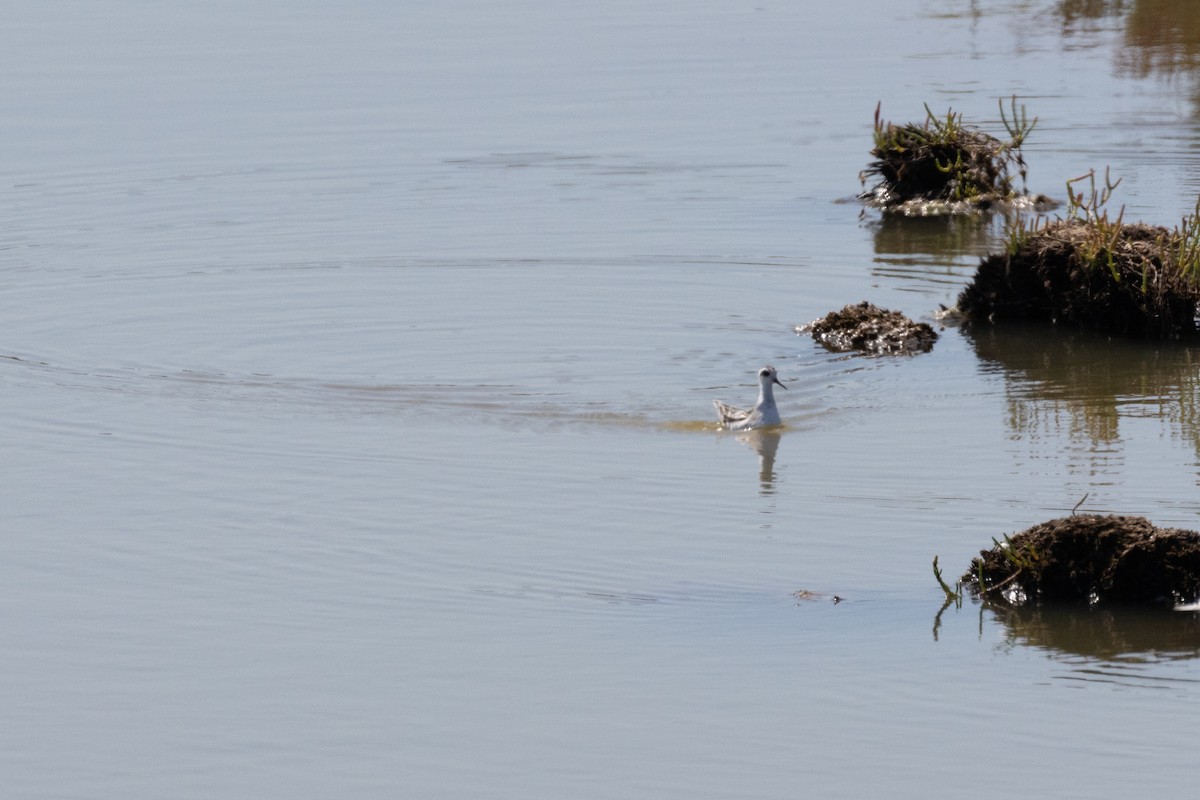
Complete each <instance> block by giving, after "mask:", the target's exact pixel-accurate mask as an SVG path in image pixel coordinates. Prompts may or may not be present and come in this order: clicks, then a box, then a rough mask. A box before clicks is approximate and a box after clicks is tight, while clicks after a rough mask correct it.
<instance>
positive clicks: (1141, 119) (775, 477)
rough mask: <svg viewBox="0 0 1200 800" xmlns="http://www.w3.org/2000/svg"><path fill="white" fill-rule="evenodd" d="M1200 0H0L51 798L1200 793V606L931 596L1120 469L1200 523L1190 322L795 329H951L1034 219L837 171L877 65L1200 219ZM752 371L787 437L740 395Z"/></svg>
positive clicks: (871, 100) (14, 551)
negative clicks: (974, 790)
mask: <svg viewBox="0 0 1200 800" xmlns="http://www.w3.org/2000/svg"><path fill="white" fill-rule="evenodd" d="M1187 8H1189V7H1188V6H1186V4H1183V3H1174V4H1171V3H1168V4H1165V5H1164V4H1151V3H1135V4H1132V5H1131V4H1115V3H1114V4H1100V5H1096V4H1084V5H1079V6H1078V7H1077V5H1076V4H1070V3H1068V4H1063V3H1051V2H1034V3H1029V2H1022V3H1011V2H999V1H998V2H988V3H962V4H958V5H955V4H950V5H947V4H945V3H927V2H923V1H921V0H905V2H899V3H891V4H888V5H887V6H886V8H884V7H883V6H882V5H880V4H878V3H869V2H865V0H852V2H849V3H842V4H837V5H836V6H829V7H828V8H825V9H822V10H820V11H813V10H812V9H807V8H802V7H800V6H799V5H798V4H771V3H768V4H758V5H753V4H745V5H738V4H729V3H699V4H697V3H686V4H684V3H667V4H660V5H658V6H654V7H647V6H646V5H645V4H637V3H610V4H606V5H605V6H604V8H603V9H591V10H581V9H576V8H568V7H565V6H564V7H559V6H556V5H553V4H549V3H545V2H543V1H542V0H526V1H525V2H521V3H517V4H507V5H506V6H505V7H504V8H503V9H499V8H498V7H496V8H494V7H492V5H490V4H483V3H470V2H463V3H451V4H445V3H442V4H415V5H414V4H407V5H406V7H405V8H404V9H403V10H400V9H399V8H392V7H391V6H388V5H386V4H374V3H367V2H352V3H339V4H325V3H319V2H318V3H310V4H307V5H306V6H305V7H304V8H302V9H298V8H296V7H295V6H294V4H283V3H260V4H256V5H255V6H254V9H253V10H246V9H243V8H242V7H241V6H238V5H236V4H227V5H226V4H217V5H215V6H214V5H212V4H207V5H204V6H198V7H195V8H187V9H176V8H168V7H165V6H164V7H162V8H157V7H155V8H146V7H144V4H135V3H123V2H118V3H109V4H105V6H104V7H103V9H99V8H96V7H93V5H91V4H85V3H78V4H67V5H66V6H64V5H63V4H57V5H55V6H54V7H53V8H51V7H49V6H47V7H45V8H43V7H42V6H39V5H35V4H26V7H23V8H18V9H12V10H10V14H9V17H10V18H9V19H8V20H7V21H6V25H5V28H4V31H3V32H2V33H0V64H2V65H3V71H2V72H0V74H2V75H4V76H5V77H4V78H3V79H2V80H0V96H2V98H3V100H4V103H5V108H6V109H7V112H6V120H7V125H6V129H5V130H6V133H5V148H4V157H3V159H2V163H0V179H2V181H3V186H4V191H3V192H2V193H0V215H2V220H3V224H2V225H0V231H2V232H0V320H2V322H3V324H2V325H0V330H2V331H3V333H2V336H0V356H2V357H0V404H2V406H3V408H4V411H5V418H6V421H7V423H8V424H7V425H6V426H5V427H4V431H3V434H2V437H3V453H4V459H5V480H4V481H3V482H2V484H0V486H2V488H0V501H2V504H0V507H2V508H3V511H2V512H0V520H2V521H3V531H4V537H5V539H4V541H5V550H4V552H5V556H4V559H3V580H2V581H0V603H2V604H3V607H4V608H5V609H6V612H7V613H5V614H3V615H0V640H2V641H3V642H4V645H3V648H4V651H3V652H4V657H3V658H0V686H2V687H3V688H2V689H0V713H2V715H3V717H4V719H5V720H6V722H7V724H6V725H4V726H2V727H0V763H2V764H3V766H4V775H5V782H6V785H7V786H8V787H9V791H10V792H11V793H12V794H13V795H14V796H21V797H31V798H36V797H46V798H50V797H54V798H58V797H66V796H71V797H114V796H120V797H130V798H137V797H147V798H149V797H162V796H171V797H222V798H228V797H288V798H296V797H328V796H332V795H336V796H414V797H417V796H419V797H462V796H468V795H470V796H488V797H522V798H524V797H538V796H572V797H592V796H596V797H600V796H603V797H610V796H612V795H613V794H620V795H622V796H628V797H655V798H663V797H688V798H697V797H728V796H757V797H794V796H796V795H798V794H799V795H806V796H821V797H836V796H847V797H854V796H863V795H868V794H880V793H887V794H889V795H891V796H898V797H915V796H926V795H927V794H928V792H929V788H930V786H931V785H934V786H936V785H943V786H946V787H956V786H963V785H979V775H980V774H985V773H983V770H987V773H986V774H994V765H995V755H996V753H997V752H1003V753H1005V758H1006V761H1007V762H1008V763H1011V764H1017V765H1020V767H1021V771H1022V772H1021V781H1022V786H1027V787H1037V788H1036V793H1038V794H1040V795H1044V796H1055V797H1084V796H1087V797H1092V796H1096V795H1098V794H1100V795H1117V794H1132V793H1133V792H1134V791H1137V793H1138V794H1145V793H1146V792H1147V791H1155V790H1156V791H1157V792H1158V793H1162V794H1167V795H1177V794H1180V793H1181V791H1182V790H1183V788H1185V787H1190V786H1192V785H1194V778H1195V774H1194V769H1192V768H1191V767H1190V766H1189V762H1188V760H1187V759H1186V758H1180V757H1179V754H1178V750H1177V747H1176V746H1174V745H1173V744H1172V743H1174V742H1179V741H1187V740H1188V739H1189V737H1190V735H1191V732H1192V727H1193V725H1192V722H1193V721H1192V719H1191V717H1192V714H1191V713H1190V709H1191V707H1192V704H1191V703H1190V702H1189V701H1191V700H1192V699H1194V696H1195V695H1196V693H1197V692H1198V691H1200V687H1198V685H1197V681H1200V661H1198V660H1197V658H1196V656H1197V652H1198V650H1200V636H1198V635H1197V632H1196V628H1195V620H1194V619H1193V618H1192V617H1191V616H1188V615H1182V614H1181V615H1174V616H1162V615H1154V616H1147V615H1145V614H1132V613H1130V614H1117V613H1112V614H1105V615H1090V616H1084V617H1080V616H1079V615H1062V614H1059V613H1055V612H1029V613H1021V614H1001V613H998V612H996V611H993V610H990V609H981V608H979V607H978V606H973V605H970V604H967V605H966V606H964V607H963V608H954V607H951V608H949V609H945V610H942V609H941V605H942V602H941V600H942V598H941V593H940V590H939V589H938V588H937V586H936V584H935V583H934V582H933V580H932V575H931V573H930V569H929V564H930V561H931V560H932V557H933V556H934V555H935V554H937V555H939V556H940V558H941V563H942V564H943V566H945V567H946V568H947V570H948V571H949V572H954V571H955V570H956V569H960V568H963V567H965V565H966V564H967V562H968V561H969V559H970V557H971V556H972V555H973V554H974V552H975V551H977V550H978V549H980V548H981V547H984V546H987V545H990V543H991V537H992V536H998V535H1000V534H1002V533H1005V532H1012V531H1016V530H1020V529H1022V528H1025V527H1028V526H1029V525H1031V524H1033V523H1035V522H1038V521H1041V520H1043V519H1046V518H1048V517H1051V516H1058V515H1060V514H1063V513H1066V512H1068V511H1069V510H1070V509H1071V508H1072V507H1073V506H1074V505H1075V504H1076V503H1078V502H1079V500H1080V499H1081V498H1083V497H1084V496H1085V495H1086V496H1087V499H1086V501H1085V504H1084V508H1086V509H1087V510H1089V511H1094V512H1107V511H1112V512H1121V513H1136V514H1144V515H1146V516H1148V517H1150V518H1151V519H1153V520H1154V521H1155V522H1156V523H1158V524H1160V525H1172V526H1181V527H1192V528H1197V527H1200V499H1198V498H1200V495H1198V494H1197V491H1196V489H1197V486H1196V484H1197V475H1198V473H1200V427H1198V426H1200V421H1198V420H1197V418H1196V411H1195V407H1196V378H1195V375H1196V370H1195V358H1194V353H1193V352H1192V351H1191V350H1189V349H1186V348H1183V347H1179V346H1173V345H1154V346H1146V345H1138V346H1135V345H1132V344H1130V343H1128V342H1114V341H1109V340H1107V339H1103V338H1100V337H1094V336H1086V335H1082V334H1073V333H1067V332H1062V331H1052V330H1045V329H1011V330H1003V331H1001V330H990V329H985V330H975V331H971V332H964V331H961V330H959V329H955V328H948V329H946V330H944V331H943V332H942V337H941V339H940V340H939V342H938V344H937V346H936V347H935V348H934V350H933V352H931V353H929V354H926V355H921V356H918V357H914V358H909V359H900V360H882V359H868V358H861V357H857V356H850V355H837V354H830V353H827V352H825V351H824V350H822V349H820V348H819V347H817V346H815V345H814V344H813V343H812V342H811V341H810V340H808V339H806V338H802V337H798V336H796V335H795V334H794V333H793V330H792V329H793V326H794V325H796V324H799V323H804V322H808V321H810V320H812V319H814V318H816V317H818V316H821V315H822V314H824V313H826V312H828V311H830V310H832V309H835V308H840V307H842V306H843V305H845V304H846V303H849V302H858V301H860V300H864V299H866V300H870V301H872V302H875V303H876V304H879V305H882V306H885V307H889V308H897V309H900V310H903V311H905V312H906V313H908V314H909V315H910V316H913V317H916V318H919V319H928V318H929V317H930V316H931V315H932V313H933V311H934V310H935V309H936V308H937V305H938V304H939V303H949V302H952V301H953V299H954V297H955V296H956V295H957V293H958V291H959V289H960V288H961V287H962V285H963V284H964V283H965V282H966V281H967V280H968V279H969V278H970V275H971V271H972V269H973V265H974V263H975V261H976V260H977V258H978V257H979V256H980V255H981V254H983V253H986V252H988V251H989V250H990V249H992V248H994V247H996V246H997V242H998V237H999V233H998V228H997V225H996V224H995V222H994V221H993V222H989V221H986V220H981V221H970V220H936V219H935V220H928V219H926V220H895V219H881V218H880V217H879V216H878V215H876V214H873V213H866V214H861V209H860V208H859V206H858V205H857V204H855V203H853V202H845V200H846V199H847V198H849V197H851V196H852V195H853V194H854V193H855V192H856V191H858V189H859V185H858V182H857V178H856V176H857V173H858V171H859V170H860V169H862V168H863V167H864V166H865V164H866V158H867V156H866V150H867V149H868V148H869V146H870V125H871V115H872V112H873V109H874V107H875V103H876V102H877V101H879V100H882V101H883V112H884V114H885V116H889V117H893V118H897V119H909V118H913V117H916V116H918V115H920V114H921V113H922V105H921V104H922V103H923V102H928V103H929V104H930V105H931V106H932V107H933V108H934V109H944V108H945V107H946V106H951V105H952V106H953V107H954V108H955V109H956V110H960V111H963V112H964V113H965V114H967V116H968V118H970V119H975V120H979V121H980V122H981V123H982V124H983V125H985V126H986V127H989V128H991V129H995V130H998V129H999V120H998V111H997V105H996V101H997V99H998V98H1001V97H1005V98H1006V97H1008V96H1010V95H1012V94H1017V95H1019V96H1020V97H1021V99H1022V101H1023V102H1025V103H1026V104H1027V105H1028V107H1029V110H1030V113H1032V114H1036V115H1037V116H1038V117H1039V119H1040V121H1039V125H1038V128H1037V130H1036V131H1035V133H1034V135H1033V136H1032V138H1031V140H1030V143H1029V151H1028V153H1027V156H1026V157H1027V160H1028V161H1029V163H1030V165H1031V169H1030V174H1029V184H1030V189H1031V190H1033V191H1038V192H1045V193H1048V194H1052V195H1055V194H1056V195H1058V196H1061V194H1062V188H1061V187H1062V186H1063V182H1064V181H1065V180H1066V179H1067V178H1070V177H1074V176H1076V175H1078V174H1080V173H1082V172H1084V171H1086V170H1087V169H1088V168H1091V167H1099V168H1103V167H1104V166H1105V165H1111V167H1112V170H1113V172H1114V173H1115V174H1116V175H1120V176H1121V177H1122V178H1123V183H1122V185H1121V187H1120V190H1119V194H1118V196H1117V198H1116V202H1122V203H1124V204H1125V205H1126V209H1127V210H1126V214H1127V217H1129V218H1135V219H1141V220H1143V221H1147V222H1156V223H1171V222H1173V221H1174V220H1175V219H1176V218H1177V217H1178V216H1180V215H1181V214H1183V213H1185V212H1187V211H1189V210H1190V209H1191V208H1192V206H1193V204H1194V199H1195V197H1196V195H1197V193H1198V191H1200V159H1198V158H1197V155H1196V153H1197V152H1200V151H1198V150H1197V148H1196V147H1195V146H1194V145H1195V142H1196V140H1197V135H1198V131H1197V109H1196V105H1195V99H1194V98H1195V86H1196V82H1197V78H1196V73H1195V72H1194V71H1193V65H1194V64H1195V63H1196V62H1197V57H1196V56H1197V52H1198V48H1197V45H1196V41H1197V37H1196V36H1195V34H1194V32H1193V31H1190V29H1188V28H1187V27H1186V25H1185V24H1184V23H1183V22H1180V23H1179V24H1175V23H1174V22H1171V21H1172V20H1183V21H1185V20H1186V19H1187V16H1186V15H1185V14H1184V13H1183V12H1184V11H1185V10H1187ZM1077 9H1078V10H1077ZM1147 15H1150V16H1152V17H1153V18H1154V19H1155V20H1157V21H1158V23H1159V24H1157V26H1156V27H1155V26H1147V25H1146V24H1145V23H1144V19H1145V18H1146V17H1147ZM765 363H772V364H774V365H775V366H776V367H777V368H778V369H779V374H780V377H781V379H782V380H783V381H784V383H786V384H787V385H788V390H787V391H782V390H781V391H779V392H778V399H779V401H780V407H781V411H782V413H783V415H784V418H785V420H786V421H787V423H788V425H787V427H786V428H785V429H784V430H783V431H781V432H779V433H778V434H774V435H756V436H737V435H721V434H718V433H716V432H715V431H714V430H712V427H711V426H712V419H713V418H712V406H711V400H712V398H714V397H718V398H720V399H722V400H725V401H727V402H733V403H747V402H750V401H752V399H753V394H754V391H755V386H754V374H755V372H756V370H757V369H758V368H759V367H760V366H762V365H763V364H765ZM800 590H805V591H806V592H807V594H803V595H801V596H800V597H797V596H796V595H795V594H794V593H796V592H798V591H800ZM835 597H836V598H840V599H841V601H840V602H835V599H834V598H835Z"/></svg>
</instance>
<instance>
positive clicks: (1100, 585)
mask: <svg viewBox="0 0 1200 800" xmlns="http://www.w3.org/2000/svg"><path fill="white" fill-rule="evenodd" d="M961 580H962V583H963V585H964V586H967V587H969V588H971V589H972V590H973V591H974V592H975V593H976V594H979V595H982V596H986V597H988V598H989V599H993V600H1003V601H1005V602H1007V603H1010V604H1012V605H1017V606H1021V605H1038V604H1046V603H1077V604H1088V605H1095V604H1104V603H1108V604H1137V605H1154V606H1175V605H1178V604H1181V603H1189V602H1193V601H1195V600H1196V599H1197V597H1200V533H1197V532H1195V531H1189V530H1182V529H1180V528H1158V527H1155V526H1154V525H1153V524H1152V523H1151V522H1150V521H1149V520H1147V519H1145V518H1144V517H1126V516H1108V515H1096V514H1081V515H1079V516H1071V517H1063V518H1061V519H1054V520H1050V521H1049V522H1043V523H1041V524H1039V525H1034V526H1033V527H1032V528H1029V529H1028V530H1025V531H1022V532H1021V533H1018V534H1016V535H1015V536H1012V537H1007V536H1006V537H1005V539H1004V541H1003V542H996V546H995V547H993V548H992V549H990V550H984V551H981V552H980V554H979V558H976V559H974V560H972V562H971V566H970V568H969V569H968V570H967V572H966V574H964V575H963V576H962V579H961ZM981 581H982V584H981Z"/></svg>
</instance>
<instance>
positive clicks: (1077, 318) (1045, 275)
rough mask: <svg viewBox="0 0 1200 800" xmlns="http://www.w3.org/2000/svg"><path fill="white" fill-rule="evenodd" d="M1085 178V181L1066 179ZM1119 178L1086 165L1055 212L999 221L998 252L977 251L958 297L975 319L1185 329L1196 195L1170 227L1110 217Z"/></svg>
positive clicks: (1147, 331) (1199, 235) (1198, 280)
mask: <svg viewBox="0 0 1200 800" xmlns="http://www.w3.org/2000/svg"><path fill="white" fill-rule="evenodd" d="M1082 181H1087V182H1088V190H1087V192H1086V193H1085V191H1084V190H1082V189H1081V190H1080V191H1078V192H1076V191H1075V190H1074V186H1075V185H1076V184H1078V183H1080V182H1082ZM1118 183H1120V181H1119V180H1118V181H1116V182H1113V181H1111V180H1110V179H1109V177H1108V176H1107V175H1106V176H1105V182H1104V186H1103V187H1101V188H1099V189H1097V186H1096V179H1095V174H1094V172H1090V173H1088V174H1087V175H1084V176H1081V177H1080V178H1075V179H1073V180H1071V181H1068V182H1067V191H1068V194H1069V198H1070V202H1069V204H1068V209H1067V214H1066V217H1065V218H1062V219H1056V220H1053V221H1051V220H1034V221H1033V222H1032V223H1029V222H1026V221H1025V220H1024V219H1021V218H1015V219H1011V220H1009V221H1008V223H1007V224H1006V231H1007V234H1008V245H1007V249H1006V251H1005V252H1004V253H1000V254H995V255H990V256H987V257H986V258H984V259H983V260H982V261H981V263H980V265H979V268H978V269H977V270H976V273H975V276H974V278H973V279H972V281H971V283H970V284H969V285H968V286H967V287H966V288H965V289H964V290H963V291H962V293H961V294H960V295H959V297H958V309H959V311H960V312H962V313H963V314H964V315H965V316H966V317H967V318H968V319H970V320H972V321H978V322H984V321H986V322H1000V321H1006V320H1041V321H1046V322H1053V323H1061V324H1066V325H1074V326H1079V327H1085V328H1091V329H1094V330H1099V331H1104V332H1106V333H1112V334H1119V335H1127V336H1139V337H1154V338H1183V337H1192V336H1195V335H1196V333H1197V332H1198V330H1197V325H1196V311H1197V303H1198V301H1200V204H1197V207H1196V209H1195V210H1194V211H1193V213H1192V215H1191V216H1190V217H1186V218H1184V219H1183V220H1182V221H1181V223H1180V225H1179V226H1178V227H1176V228H1174V229H1168V228H1165V227H1161V226H1155V225H1145V224H1141V223H1126V222H1125V221H1124V209H1122V210H1121V211H1120V212H1118V213H1117V215H1116V217H1115V218H1110V216H1109V214H1108V212H1107V210H1105V208H1104V206H1105V203H1107V201H1108V199H1109V198H1110V197H1111V195H1112V191H1113V189H1115V188H1116V186H1117V184H1118Z"/></svg>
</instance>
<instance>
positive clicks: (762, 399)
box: [713, 366, 787, 431]
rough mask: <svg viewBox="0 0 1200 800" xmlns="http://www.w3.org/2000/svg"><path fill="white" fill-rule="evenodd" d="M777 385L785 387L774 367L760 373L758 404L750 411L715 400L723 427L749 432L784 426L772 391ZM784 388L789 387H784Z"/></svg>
mask: <svg viewBox="0 0 1200 800" xmlns="http://www.w3.org/2000/svg"><path fill="white" fill-rule="evenodd" d="M776 383H778V384H779V385H780V386H783V383H782V382H781V381H780V380H779V376H778V375H776V373H775V368H774V367H771V366H766V367H763V368H762V369H760V370H759V371H758V402H756V403H755V404H754V408H752V409H750V410H749V411H744V410H742V409H740V408H734V407H733V406H727V405H725V404H724V403H722V402H721V401H720V400H713V405H714V406H716V407H717V416H719V417H720V418H721V425H722V427H724V428H725V429H726V430H730V431H748V430H750V429H751V428H765V427H767V426H768V425H782V424H783V420H782V419H780V418H779V409H778V408H776V407H775V394H774V391H773V389H772V384H776ZM783 388H785V389H786V388H787V387H786V386H783Z"/></svg>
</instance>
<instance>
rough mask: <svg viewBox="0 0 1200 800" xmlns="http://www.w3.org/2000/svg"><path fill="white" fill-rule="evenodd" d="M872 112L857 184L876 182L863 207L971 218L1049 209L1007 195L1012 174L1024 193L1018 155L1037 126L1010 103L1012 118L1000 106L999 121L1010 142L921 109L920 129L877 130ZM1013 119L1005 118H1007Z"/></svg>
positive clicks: (958, 118)
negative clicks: (871, 143)
mask: <svg viewBox="0 0 1200 800" xmlns="http://www.w3.org/2000/svg"><path fill="white" fill-rule="evenodd" d="M879 112H880V105H876V106H875V129H874V130H875V147H874V148H872V150H871V155H872V156H874V157H875V160H874V161H872V162H871V163H870V164H869V165H868V166H867V168H866V169H865V170H863V172H862V173H860V174H859V180H860V182H862V183H863V185H864V186H865V185H866V182H867V179H868V178H871V177H878V178H879V182H878V183H877V184H876V185H875V186H874V187H872V188H871V189H869V190H867V191H865V192H863V193H862V194H861V195H859V199H860V200H862V201H863V202H865V203H867V204H868V205H872V206H876V207H878V208H882V209H885V210H887V211H891V212H899V213H903V214H907V215H910V216H927V215H931V214H963V213H975V212H977V211H979V210H980V209H992V208H996V207H1002V208H1014V207H1016V208H1022V209H1025V210H1038V211H1041V210H1044V209H1046V208H1049V207H1052V206H1053V205H1054V202H1053V201H1052V200H1050V199H1049V198H1047V197H1045V196H1042V195H1038V196H1036V197H1030V196H1029V194H1028V193H1027V192H1026V191H1025V190H1024V188H1022V191H1020V192H1018V191H1016V190H1015V189H1014V188H1013V179H1014V173H1016V174H1018V175H1020V176H1021V183H1022V186H1024V182H1025V175H1026V166H1025V160H1024V158H1023V157H1022V155H1021V145H1022V144H1023V143H1024V141H1025V137H1026V136H1028V135H1029V133H1030V132H1031V131H1032V130H1033V128H1034V126H1035V125H1036V124H1037V118H1036V117H1035V118H1034V119H1033V120H1032V121H1030V120H1029V119H1028V118H1027V117H1026V116H1025V107H1024V106H1021V107H1020V108H1019V109H1018V107H1017V99H1016V97H1015V96H1014V97H1013V98H1012V104H1011V111H1010V112H1009V114H1006V113H1005V110H1004V103H1003V101H1001V103H1000V118H1001V120H1002V121H1003V122H1004V127H1005V129H1006V130H1007V131H1008V135H1009V139H1008V140H1007V141H1001V140H1000V139H997V138H996V137H994V136H992V135H990V134H988V133H984V132H983V131H982V130H980V129H978V128H976V127H974V126H971V125H964V124H963V121H962V114H955V113H954V111H953V110H950V111H948V112H947V113H946V116H945V117H938V116H935V115H934V113H933V112H932V111H931V110H930V109H929V106H928V105H926V106H925V122H923V123H921V124H917V123H910V124H908V125H896V124H894V123H891V122H887V123H885V122H883V120H882V119H880V116H879ZM1010 115H1011V117H1010Z"/></svg>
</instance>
